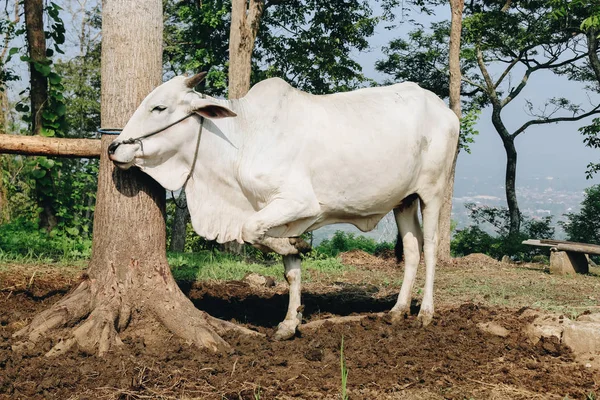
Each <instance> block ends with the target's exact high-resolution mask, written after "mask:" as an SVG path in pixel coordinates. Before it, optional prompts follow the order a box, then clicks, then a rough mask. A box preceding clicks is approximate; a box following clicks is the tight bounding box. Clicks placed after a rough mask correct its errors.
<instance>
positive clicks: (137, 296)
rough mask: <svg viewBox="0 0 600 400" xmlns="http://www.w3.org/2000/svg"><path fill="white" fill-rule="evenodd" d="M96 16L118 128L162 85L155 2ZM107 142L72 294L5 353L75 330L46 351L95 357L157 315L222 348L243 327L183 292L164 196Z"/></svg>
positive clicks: (106, 107)
mask: <svg viewBox="0 0 600 400" xmlns="http://www.w3.org/2000/svg"><path fill="white" fill-rule="evenodd" d="M102 12H103V18H102V33H103V43H102V76H103V77H105V79H103V80H102V125H103V126H124V125H125V123H126V122H127V120H128V119H129V117H130V116H131V114H133V112H134V111H135V109H136V108H137V106H138V104H139V103H140V102H141V101H142V99H143V98H144V97H145V96H146V94H147V93H148V92H150V91H151V90H152V89H153V88H154V87H155V86H156V85H158V84H160V82H161V72H162V1H161V0H139V1H135V2H133V1H129V0H104V1H103V4H102ZM107 77H109V79H107ZM113 139H114V138H113V137H111V136H104V137H103V138H102V152H101V157H100V171H99V176H98V194H97V203H96V210H95V213H94V240H93V247H92V258H91V261H90V265H89V268H88V270H87V272H86V274H85V276H84V277H83V278H82V282H81V284H80V285H79V286H78V287H77V288H76V289H75V290H74V291H73V292H72V293H70V294H69V295H68V296H66V297H65V298H63V299H62V300H60V301H59V302H58V303H56V304H55V305H54V306H52V307H51V308H50V309H48V310H46V311H44V312H42V313H41V314H39V315H38V316H36V317H35V318H34V319H33V320H32V322H31V323H30V325H29V326H27V327H25V328H23V329H22V330H21V331H19V332H17V333H16V334H15V336H16V337H19V338H23V339H24V340H23V341H22V342H20V343H18V344H16V345H14V346H13V349H15V350H17V351H18V350H20V349H21V348H23V347H30V346H31V345H32V344H35V343H36V342H38V341H39V339H40V338H41V337H43V336H45V335H47V334H48V333H50V330H53V329H55V328H67V329H70V327H73V326H74V328H72V329H71V330H69V331H68V333H66V334H65V332H62V334H60V335H59V337H60V338H62V340H60V341H59V342H58V343H57V344H56V345H55V346H54V347H53V348H52V349H51V350H50V352H49V353H48V355H57V354H61V353H64V352H65V351H67V350H69V349H70V348H72V347H73V346H76V347H77V348H78V349H79V350H80V351H84V352H87V353H97V354H99V355H104V354H106V353H107V352H108V351H110V350H111V349H113V348H115V347H116V346H119V345H122V341H121V339H120V335H122V334H123V332H124V330H125V329H126V328H127V327H128V325H129V324H130V321H131V320H132V319H142V318H153V319H155V320H158V321H159V322H160V323H162V324H163V325H164V326H165V327H166V328H167V329H169V330H170V331H171V332H172V333H173V334H175V335H177V336H180V337H182V338H183V339H185V340H186V341H188V342H190V343H194V344H195V345H197V346H198V347H204V348H209V349H212V350H217V349H221V348H227V347H228V344H227V343H226V342H225V341H224V340H223V339H222V338H221V337H220V336H219V334H220V333H222V332H224V331H226V330H229V329H236V330H238V331H242V332H251V331H248V330H247V329H243V328H239V327H237V326H236V325H234V324H232V323H229V322H225V321H220V320H218V319H215V318H213V317H211V316H209V315H207V314H206V313H204V312H202V311H200V310H198V309H196V308H195V307H194V305H193V304H192V302H191V301H190V300H189V299H188V298H186V297H185V296H184V295H183V293H182V292H181V290H180V289H179V287H178V286H177V285H176V283H175V281H174V279H173V276H172V275H171V271H170V269H169V265H168V264H167V259H166V252H165V249H166V235H165V218H164V217H165V192H164V190H163V189H162V188H161V187H160V186H159V185H158V184H157V183H156V182H155V181H154V180H152V179H151V178H150V177H149V176H147V175H145V174H143V173H142V172H141V171H139V170H138V169H131V170H127V171H121V170H119V169H116V168H115V167H114V165H113V163H112V162H110V160H109V159H108V157H107V149H108V145H109V144H110V143H111V142H112V141H113Z"/></svg>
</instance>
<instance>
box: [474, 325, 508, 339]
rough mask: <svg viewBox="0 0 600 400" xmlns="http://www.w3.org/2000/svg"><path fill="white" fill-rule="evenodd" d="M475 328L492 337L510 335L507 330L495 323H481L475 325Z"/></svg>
mask: <svg viewBox="0 0 600 400" xmlns="http://www.w3.org/2000/svg"><path fill="white" fill-rule="evenodd" d="M477 328H479V330H480V331H482V332H485V333H489V334H490V335H494V336H500V337H507V336H508V335H509V334H510V331H509V330H508V329H506V328H505V327H503V326H501V325H499V324H498V323H497V322H481V323H479V324H477Z"/></svg>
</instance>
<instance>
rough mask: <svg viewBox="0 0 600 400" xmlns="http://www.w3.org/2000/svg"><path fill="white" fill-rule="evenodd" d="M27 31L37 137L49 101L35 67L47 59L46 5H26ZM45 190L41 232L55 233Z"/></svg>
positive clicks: (40, 198)
mask: <svg viewBox="0 0 600 400" xmlns="http://www.w3.org/2000/svg"><path fill="white" fill-rule="evenodd" d="M24 9H25V31H26V33H27V47H28V50H29V58H30V62H29V76H30V80H29V82H30V88H29V98H30V101H31V130H32V132H33V134H34V135H39V134H40V133H41V132H42V128H43V126H42V113H43V111H44V106H45V104H46V102H47V101H48V80H47V79H46V77H45V76H44V75H43V74H42V73H41V72H40V71H38V70H37V69H36V68H35V66H36V65H38V66H39V65H42V63H43V62H45V61H46V60H47V57H46V36H45V32H44V2H43V1H42V0H27V1H25V2H24ZM45 190H46V188H44V187H43V186H42V184H41V183H40V182H36V196H37V202H38V206H39V208H40V210H41V211H40V214H39V218H40V223H39V224H40V228H42V229H46V230H47V231H50V230H52V229H53V228H54V227H55V226H56V225H57V223H58V221H57V219H56V215H55V214H56V213H55V210H54V204H53V203H54V202H53V200H52V198H50V197H49V196H48V195H47V194H46V193H45Z"/></svg>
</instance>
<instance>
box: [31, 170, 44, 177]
mask: <svg viewBox="0 0 600 400" xmlns="http://www.w3.org/2000/svg"><path fill="white" fill-rule="evenodd" d="M31 175H33V177H34V178H35V179H41V178H43V177H44V176H46V171H45V170H43V169H34V170H33V171H31Z"/></svg>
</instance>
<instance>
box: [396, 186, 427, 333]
mask: <svg viewBox="0 0 600 400" xmlns="http://www.w3.org/2000/svg"><path fill="white" fill-rule="evenodd" d="M418 209H419V202H418V196H417V195H410V196H408V197H407V198H405V199H404V200H403V201H402V204H401V206H400V207H398V208H395V209H394V216H395V217H396V224H397V225H398V232H399V237H398V240H402V247H403V252H404V279H403V281H402V288H401V289H400V294H399V295H398V301H397V302H396V305H394V307H393V308H392V310H391V315H392V320H393V321H399V320H402V319H404V318H405V316H407V315H408V314H410V301H411V294H412V289H413V286H414V284H415V277H416V275H417V268H418V266H419V261H420V259H421V249H422V248H423V233H422V231H421V227H420V226H419V217H418Z"/></svg>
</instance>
